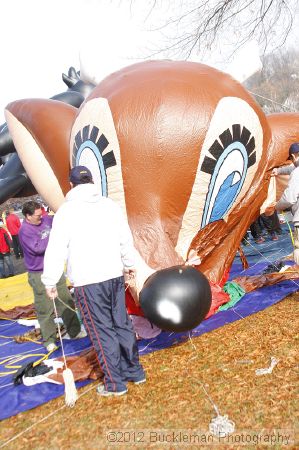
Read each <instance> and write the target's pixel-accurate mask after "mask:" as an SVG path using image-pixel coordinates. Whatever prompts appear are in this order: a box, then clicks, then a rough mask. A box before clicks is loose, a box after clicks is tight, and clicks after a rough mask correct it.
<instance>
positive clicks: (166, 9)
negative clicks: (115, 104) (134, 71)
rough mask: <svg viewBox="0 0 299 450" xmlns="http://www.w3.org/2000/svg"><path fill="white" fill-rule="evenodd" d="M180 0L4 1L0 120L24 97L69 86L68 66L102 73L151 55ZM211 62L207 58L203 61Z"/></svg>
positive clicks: (44, 94) (43, 95) (48, 94)
mask: <svg viewBox="0 0 299 450" xmlns="http://www.w3.org/2000/svg"><path fill="white" fill-rule="evenodd" d="M181 3H182V2H181V0H172V1H171V2H169V1H168V0H164V1H163V0H160V1H157V2H156V4H157V6H156V8H155V10H153V11H151V9H150V4H151V1H150V0H135V1H132V0H122V1H120V0H119V1H117V0H47V1H46V0H8V1H5V2H3V4H2V5H1V17H2V20H1V27H0V38H1V43H2V46H1V88H0V124H1V123H3V122H4V120H5V119H4V115H3V109H4V108H5V106H6V105H7V103H9V102H10V101H13V100H18V99H20V98H33V97H41V98H49V97H51V96H53V95H56V94H58V93H60V92H63V91H65V90H66V88H67V87H66V85H65V84H64V83H63V81H62V79H61V74H62V73H63V72H64V73H67V70H68V68H69V67H70V66H74V67H75V68H76V69H77V70H79V69H80V65H79V61H80V60H79V54H81V59H82V60H83V61H84V63H85V66H86V67H87V70H89V71H94V72H97V78H101V77H104V76H106V75H108V74H109V73H111V72H112V71H114V70H117V69H118V68H120V67H123V66H125V65H128V64H130V63H131V62H135V61H136V60H138V58H140V59H142V58H144V57H148V56H149V55H150V53H151V51H152V50H153V49H154V48H157V46H159V42H161V37H162V35H163V34H164V30H158V31H153V30H154V29H155V28H156V29H159V27H160V25H161V24H162V23H163V22H164V20H165V18H167V17H168V16H169V17H170V15H171V14H172V13H173V12H174V11H175V8H176V4H181ZM160 57H161V56H160ZM204 62H207V61H204Z"/></svg>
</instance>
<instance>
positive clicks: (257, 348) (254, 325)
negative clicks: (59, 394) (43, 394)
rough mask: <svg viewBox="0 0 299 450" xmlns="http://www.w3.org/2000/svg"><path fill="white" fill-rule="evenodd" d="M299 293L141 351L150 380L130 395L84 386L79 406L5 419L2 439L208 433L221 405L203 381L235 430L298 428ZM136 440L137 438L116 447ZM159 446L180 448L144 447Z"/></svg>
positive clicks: (22, 443)
mask: <svg viewBox="0 0 299 450" xmlns="http://www.w3.org/2000/svg"><path fill="white" fill-rule="evenodd" d="M298 299H299V294H294V295H293V296H290V297H288V298H287V299H285V300H283V301H282V302H280V303H278V304H277V305H274V306H272V307H270V308H268V309H266V310H264V311H262V312H259V313H257V314H255V315H252V316H250V317H248V318H245V319H243V320H239V321H237V322H234V323H232V324H229V325H227V326H225V327H222V328H220V329H217V330H214V331H213V332H210V333H207V334H205V335H203V336H200V337H198V338H193V339H192V341H187V342H185V343H183V344H178V345H177V346H174V347H172V348H168V349H166V350H163V351H158V352H155V353H151V354H149V355H146V356H143V357H142V358H141V360H142V363H143V365H144V367H145V369H146V372H147V377H148V381H147V383H146V384H144V385H140V386H134V385H130V386H129V393H128V394H127V395H126V396H124V397H120V398H101V397H99V396H98V395H97V394H96V392H95V388H96V383H94V384H93V385H88V386H86V387H84V388H82V389H81V390H80V391H79V394H81V395H82V394H84V393H85V394H84V395H82V397H81V398H80V399H79V400H78V402H77V404H76V406H75V408H73V409H69V408H66V407H65V406H64V399H63V398H59V399H56V400H53V401H51V402H49V403H47V404H44V405H42V406H41V407H39V408H36V409H34V410H31V411H27V412H24V413H21V414H19V415H17V416H15V417H12V418H10V419H7V420H5V421H3V422H1V424H0V435H1V439H0V445H1V443H4V442H5V441H7V440H9V439H11V438H12V437H13V436H16V435H17V434H18V433H23V434H21V435H20V436H19V437H18V438H17V439H15V440H14V441H12V442H11V443H10V444H9V445H7V446H6V448H10V449H22V450H25V449H45V448H47V449H83V448H84V449H104V448H108V441H107V431H108V430H122V431H124V430H126V429H129V430H153V431H155V430H161V429H163V430H178V429H180V430H199V429H200V430H204V431H206V430H208V426H209V423H210V421H211V419H212V418H213V417H214V416H215V411H214V409H213V406H212V405H211V403H210V401H209V400H208V398H207V396H206V394H205V393H204V390H203V387H202V386H203V385H204V386H205V389H206V390H207V392H208V393H209V395H210V397H211V398H212V400H213V402H214V403H215V404H216V405H217V407H218V408H219V410H220V413H221V414H228V416H229V418H230V419H231V420H233V421H234V422H235V424H236V429H237V430H257V431H261V430H262V429H266V430H267V429H274V428H275V429H282V428H287V429H292V430H294V429H295V428H296V426H297V427H298V403H296V402H297V399H296V395H297V396H298V390H297V391H296V388H297V387H298V360H296V357H297V355H298V320H296V319H297V318H298V313H297V310H298ZM271 356H274V357H275V358H278V359H279V363H278V365H277V366H276V367H275V368H274V370H273V372H272V374H270V375H264V376H256V374H255V370H256V369H257V368H264V367H268V366H269V365H270V357H271ZM50 414H51V415H50ZM48 415H50V416H49V417H48V418H47V419H46V420H44V421H43V422H41V423H38V422H39V421H41V420H42V419H43V418H45V417H47V416H48ZM32 425H33V427H32V428H31V429H30V430H28V431H26V432H25V433H24V430H26V429H27V428H28V427H30V426H32ZM132 446H133V445H132V442H131V444H130V445H128V446H126V445H124V446H120V445H119V446H112V447H111V448H122V449H125V448H132ZM161 447H163V448H179V447H175V446H171V447H169V446H166V447H165V445H161V444H160V445H158V446H157V445H156V444H147V445H143V446H140V447H139V448H161ZM188 448H192V447H188ZM194 448H196V447H194ZM197 448H198V447H197ZM201 448H204V447H201ZM215 448H216V447H215ZM222 448H224V447H222ZM233 448H238V447H233ZM240 448H243V449H244V448H246V447H240ZM247 448H249V447H247ZM277 448H279V447H277ZM289 448H290V447H289ZM293 448H295V446H294V447H293Z"/></svg>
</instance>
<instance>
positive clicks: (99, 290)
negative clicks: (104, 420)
mask: <svg viewBox="0 0 299 450" xmlns="http://www.w3.org/2000/svg"><path fill="white" fill-rule="evenodd" d="M75 296H76V301H77V306H78V308H79V310H80V312H81V315H82V318H83V322H84V326H85V329H86V331H87V333H88V335H89V338H90V340H91V342H92V344H93V346H94V348H95V350H96V353H97V355H98V360H99V363H100V366H101V368H102V370H103V372H104V383H105V388H106V390H108V391H114V392H116V391H123V390H124V389H125V388H126V384H127V381H138V380H141V379H142V378H144V377H145V375H144V371H143V368H142V366H141V364H140V363H139V356H138V348H137V343H136V336H135V332H134V330H133V326H132V322H131V319H130V318H129V316H128V314H127V310H126V305H125V287H124V277H118V278H113V279H111V280H107V281H103V282H101V283H95V284H89V285H86V286H81V287H76V288H75Z"/></svg>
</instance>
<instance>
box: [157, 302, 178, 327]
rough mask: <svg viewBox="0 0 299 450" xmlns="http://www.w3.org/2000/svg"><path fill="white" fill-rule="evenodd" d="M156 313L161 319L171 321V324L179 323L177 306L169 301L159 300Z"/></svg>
mask: <svg viewBox="0 0 299 450" xmlns="http://www.w3.org/2000/svg"><path fill="white" fill-rule="evenodd" d="M157 309H158V313H159V315H160V316H161V317H163V319H168V320H171V321H172V322H173V323H180V321H181V319H182V313H181V311H180V309H179V308H178V306H177V305H175V304H173V303H172V302H170V301H169V300H166V299H165V300H161V301H160V302H159V304H158V306H157Z"/></svg>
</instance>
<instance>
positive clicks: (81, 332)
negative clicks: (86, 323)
mask: <svg viewBox="0 0 299 450" xmlns="http://www.w3.org/2000/svg"><path fill="white" fill-rule="evenodd" d="M86 336H87V333H86V330H85V328H84V327H83V326H82V328H81V331H79V333H78V334H77V336H75V337H73V338H71V336H70V335H69V334H68V333H66V334H65V335H64V336H62V339H82V338H85V337H86Z"/></svg>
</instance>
